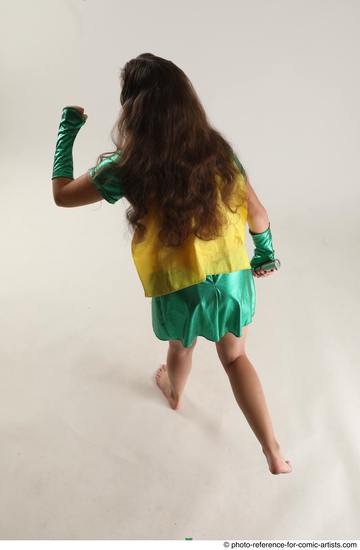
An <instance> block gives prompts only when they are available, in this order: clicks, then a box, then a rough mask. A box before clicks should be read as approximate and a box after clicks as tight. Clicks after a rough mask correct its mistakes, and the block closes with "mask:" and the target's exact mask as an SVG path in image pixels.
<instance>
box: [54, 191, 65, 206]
mask: <svg viewBox="0 0 360 550" xmlns="http://www.w3.org/2000/svg"><path fill="white" fill-rule="evenodd" d="M53 199H54V203H55V204H56V206H64V203H63V201H62V198H61V194H60V193H53Z"/></svg>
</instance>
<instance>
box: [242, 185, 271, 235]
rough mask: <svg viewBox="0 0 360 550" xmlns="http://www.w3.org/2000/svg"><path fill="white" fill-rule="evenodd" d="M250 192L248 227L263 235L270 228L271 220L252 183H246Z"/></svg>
mask: <svg viewBox="0 0 360 550" xmlns="http://www.w3.org/2000/svg"><path fill="white" fill-rule="evenodd" d="M246 188H247V192H248V220H247V221H248V225H249V228H250V230H251V231H253V233H262V232H263V231H265V230H266V229H267V228H268V227H269V218H268V215H267V212H266V209H265V207H264V206H263V204H262V203H261V202H260V200H259V198H258V197H257V195H256V193H255V191H254V189H253V188H252V186H251V185H250V182H249V181H247V182H246Z"/></svg>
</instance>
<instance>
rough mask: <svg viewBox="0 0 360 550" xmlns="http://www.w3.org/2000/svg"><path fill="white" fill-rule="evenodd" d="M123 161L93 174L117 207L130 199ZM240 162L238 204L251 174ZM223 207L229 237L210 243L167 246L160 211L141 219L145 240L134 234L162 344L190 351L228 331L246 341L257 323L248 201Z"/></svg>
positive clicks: (106, 162)
mask: <svg viewBox="0 0 360 550" xmlns="http://www.w3.org/2000/svg"><path fill="white" fill-rule="evenodd" d="M120 159H121V152H120V151H119V152H118V153H114V154H113V155H112V156H109V157H106V158H104V159H103V160H102V161H101V162H100V163H99V164H97V165H96V166H94V167H93V168H90V169H89V170H88V172H89V174H90V177H91V180H92V182H93V183H94V185H95V186H96V188H97V189H98V190H99V192H100V193H101V194H102V196H103V197H104V199H105V200H106V201H108V202H109V203H111V204H113V203H115V202H116V201H117V200H119V199H120V198H122V197H123V196H124V189H123V187H122V184H121V181H120V179H119V175H118V174H119V172H117V173H115V171H114V166H115V165H116V163H117V162H118V161H119V160H120ZM234 162H235V163H236V165H237V167H238V175H237V178H236V186H235V192H234V195H233V198H234V200H235V202H234V204H237V205H238V204H240V203H241V199H240V200H239V198H240V195H241V196H243V193H244V191H245V173H244V169H243V167H242V165H241V163H240V161H239V159H238V158H237V156H236V155H234ZM217 182H218V180H217ZM219 195H220V192H219ZM219 206H220V208H222V210H223V212H224V214H225V218H226V224H225V226H224V230H223V234H222V235H221V236H219V237H217V238H215V239H213V240H210V241H204V240H202V239H199V238H198V237H196V236H195V235H193V234H192V235H190V236H189V238H188V239H186V241H185V242H184V243H183V244H182V245H181V246H180V247H167V246H164V245H163V244H162V242H161V241H160V239H159V237H158V231H159V226H158V220H157V217H156V212H155V211H150V212H149V213H148V214H147V215H146V216H145V217H144V218H143V219H142V220H141V221H142V223H143V224H144V225H145V226H146V232H145V235H144V236H143V237H142V238H141V239H140V238H139V234H138V232H137V231H135V232H134V235H133V238H132V242H131V252H132V258H133V261H134V264H135V267H136V270H137V273H138V275H139V278H140V281H141V283H142V286H143V289H144V293H145V296H146V297H151V298H152V326H153V330H154V333H155V335H156V336H157V337H158V338H159V339H160V340H170V339H171V340H181V341H182V343H183V345H184V346H185V347H190V346H191V344H192V343H193V340H194V338H196V337H197V336H203V337H205V338H207V339H208V340H212V341H218V340H219V339H220V338H221V337H222V336H223V335H224V334H225V333H226V332H232V333H233V334H235V335H236V336H240V335H241V334H242V327H243V326H245V325H247V324H249V323H251V321H252V317H253V315H254V313H255V305H256V293H255V285H254V280H253V275H252V271H251V266H250V262H249V257H248V253H247V250H246V246H245V225H246V221H247V202H246V201H244V202H243V203H242V204H241V206H240V207H239V208H238V210H237V211H236V212H231V211H230V210H229V209H228V208H227V207H226V206H225V205H224V204H223V203H222V201H221V200H219Z"/></svg>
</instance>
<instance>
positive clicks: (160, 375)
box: [155, 364, 180, 410]
mask: <svg viewBox="0 0 360 550" xmlns="http://www.w3.org/2000/svg"><path fill="white" fill-rule="evenodd" d="M155 380H156V384H157V385H158V386H159V388H160V389H161V391H162V392H163V394H164V395H165V397H166V399H167V400H168V402H169V405H170V407H171V408H172V409H174V410H177V409H178V408H179V401H180V400H179V398H176V397H174V396H173V393H172V390H171V386H170V380H169V377H168V373H167V368H166V365H165V364H163V365H161V367H160V368H159V369H157V371H156V375H155Z"/></svg>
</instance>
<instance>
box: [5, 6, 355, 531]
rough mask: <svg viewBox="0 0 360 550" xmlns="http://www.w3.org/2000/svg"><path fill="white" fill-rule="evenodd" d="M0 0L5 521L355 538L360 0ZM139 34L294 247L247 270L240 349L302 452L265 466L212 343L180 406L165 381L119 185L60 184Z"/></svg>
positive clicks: (287, 442)
mask: <svg viewBox="0 0 360 550" xmlns="http://www.w3.org/2000/svg"><path fill="white" fill-rule="evenodd" d="M0 6H1V17H0V19H1V21H2V23H1V38H0V41H1V76H2V86H1V128H0V132H1V158H2V160H1V204H2V210H1V218H0V233H1V236H2V239H1V281H2V283H1V287H0V302H1V303H0V312H1V313H0V315H1V326H0V330H1V348H0V354H1V356H0V365H1V369H0V373H1V383H0V402H1V415H0V440H1V448H2V450H1V453H0V485H1V492H0V509H1V510H2V511H1V514H0V537H1V538H4V539H15V538H16V539H25V538H33V539H48V538H49V539H51V538H55V539H56V538H58V539H63V538H65V539H66V538H69V539H70V538H74V539H80V538H81V539H91V538H99V539H101V538H103V539H126V538H130V539H136V538H139V539H146V538H150V539H184V538H185V537H193V538H194V539H232V538H234V539H243V538H256V539H264V538H310V539H311V538H356V537H359V535H360V533H359V528H358V526H357V524H356V520H357V519H358V517H357V515H358V508H359V506H358V504H359V499H360V484H359V481H360V479H359V469H358V462H359V447H360V440H359V423H358V412H359V392H358V388H359V383H360V379H359V337H358V328H359V323H358V307H359V290H358V289H359V283H358V278H359V272H358V269H359V254H358V253H359V229H360V228H359V217H358V207H359V169H358V161H359V153H358V151H359V145H360V143H359V142H360V140H359V137H360V136H359V128H360V117H359V108H358V106H359V92H360V90H359V84H360V81H359V55H358V52H359V48H360V32H359V24H360V4H359V2H358V1H355V0H354V1H351V0H337V1H334V0H328V1H320V0H314V1H292V0H277V1H271V0H262V1H260V0H255V1H253V0H252V1H250V0H249V1H244V0H236V1H235V0H234V1H231V0H225V1H223V2H215V1H209V0H206V1H205V0H198V1H192V2H190V1H189V0H185V1H184V0H183V1H182V2H175V1H170V2H169V1H160V0H152V1H151V2H146V1H145V0H142V1H137V2H130V3H129V2H125V1H109V0H107V1H101V2H100V1H99V0H97V1H95V0H90V1H89V0H87V1H84V0H67V1H53V0H46V1H45V0H43V1H40V0H36V1H31V2H27V1H24V0H23V1H20V2H8V1H7V2H5V1H2V2H1V4H0ZM142 52H152V53H155V54H156V55H160V56H162V57H165V58H168V59H171V60H172V61H174V62H175V63H176V64H178V65H179V66H180V67H181V68H182V69H183V70H184V71H185V72H186V73H187V75H188V76H189V77H190V79H191V80H192V82H193V84H194V86H195V88H196V90H197V92H198V94H199V96H200V98H201V100H202V102H203V104H204V107H205V109H206V111H207V113H208V116H209V118H210V121H211V122H212V124H213V125H214V126H215V127H217V128H218V129H219V130H220V131H221V132H223V134H224V136H225V137H226V138H227V139H228V140H229V141H230V142H231V143H232V145H233V146H234V147H235V149H236V151H237V152H238V155H239V157H240V159H241V160H242V162H243V164H244V166H245V168H246V170H247V171H248V174H249V177H250V180H251V182H252V185H253V187H254V189H255V190H256V192H257V194H258V196H259V198H260V200H261V201H262V202H263V204H264V206H265V207H266V209H267V211H268V214H269V218H270V221H271V227H272V234H273V243H274V247H275V251H276V256H277V257H278V258H279V259H280V260H281V262H282V268H281V270H280V271H279V272H278V273H275V274H274V275H273V276H271V277H268V278H266V279H257V280H256V281H255V284H256V289H257V310H256V315H255V318H254V323H253V325H252V327H251V328H250V330H249V334H248V346H247V350H248V356H249V358H250V360H251V361H252V362H253V364H254V366H255V368H256V369H257V371H258V373H259V376H260V378H261V381H262V383H263V386H264V389H265V393H266V397H267V400H268V405H269V408H270V411H271V415H272V419H273V422H274V427H275V432H276V434H277V437H278V439H279V441H280V443H281V445H282V448H283V450H284V454H285V457H286V458H289V459H290V460H291V461H292V464H293V467H294V470H293V472H292V473H291V474H290V475H283V476H272V475H270V473H269V472H268V470H267V465H266V463H265V459H264V456H263V455H262V453H261V449H260V447H259V444H258V442H257V440H256V439H255V437H254V435H253V433H252V431H251V430H250V428H249V426H248V425H247V422H246V420H245V419H244V417H243V416H242V414H241V412H240V410H239V408H238V406H237V404H236V403H235V400H234V397H233V394H232V392H231V388H230V385H229V382H228V379H227V377H226V375H225V372H224V370H223V368H222V366H221V365H220V362H219V360H218V358H217V356H216V352H215V346H214V345H213V344H212V343H211V342H209V341H206V340H205V339H203V338H199V339H198V345H197V348H196V350H195V352H194V365H193V372H192V374H191V376H190V379H189V382H188V386H187V388H186V394H185V396H184V401H183V409H182V410H181V411H179V412H174V411H172V410H171V409H170V408H169V407H168V406H167V405H166V403H165V400H164V399H163V398H162V396H161V394H160V392H159V391H158V390H157V388H156V387H155V385H154V382H153V374H154V372H155V369H156V368H157V367H158V366H159V365H160V364H161V362H163V361H165V359H166V350H167V345H166V343H165V342H160V341H158V340H156V338H155V336H153V333H152V327H151V310H150V300H149V299H148V298H145V297H144V295H143V290H142V287H141V284H140V281H139V279H138V278H137V274H136V271H135V267H134V265H133V263H132V259H131V252H130V244H131V239H130V236H129V232H128V229H127V226H126V222H125V211H126V208H127V206H128V204H127V203H126V202H125V199H124V200H121V201H119V202H118V203H116V204H115V205H113V206H112V205H109V204H108V203H106V202H105V201H101V202H98V203H95V204H93V205H88V206H85V207H79V208H68V209H66V208H59V207H57V206H56V205H55V203H54V201H53V198H52V187H51V179H50V178H51V170H52V162H53V154H54V150H55V142H56V135H57V128H58V124H59V121H60V116H61V110H62V108H63V107H64V106H65V105H69V104H70V105H71V104H75V105H81V106H83V107H84V108H85V112H86V113H87V114H88V120H87V122H86V124H85V126H84V127H83V128H82V129H81V130H80V132H79V134H78V136H77V139H76V141H75V145H74V175H75V177H77V176H79V175H81V174H82V173H83V172H85V171H86V170H87V169H88V168H89V167H91V166H93V165H94V164H95V162H96V159H97V156H98V155H99V154H100V153H101V152H104V151H110V150H113V148H114V147H113V144H112V142H111V140H110V130H111V128H112V126H113V124H114V122H115V120H116V117H117V116H118V114H119V109H120V103H119V94H120V88H119V80H118V75H119V70H120V67H121V66H123V65H124V64H125V62H126V61H127V60H128V59H130V58H131V57H134V56H136V55H138V54H140V53H142ZM247 243H248V250H249V254H250V253H251V251H252V244H251V240H250V239H249V235H247Z"/></svg>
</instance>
